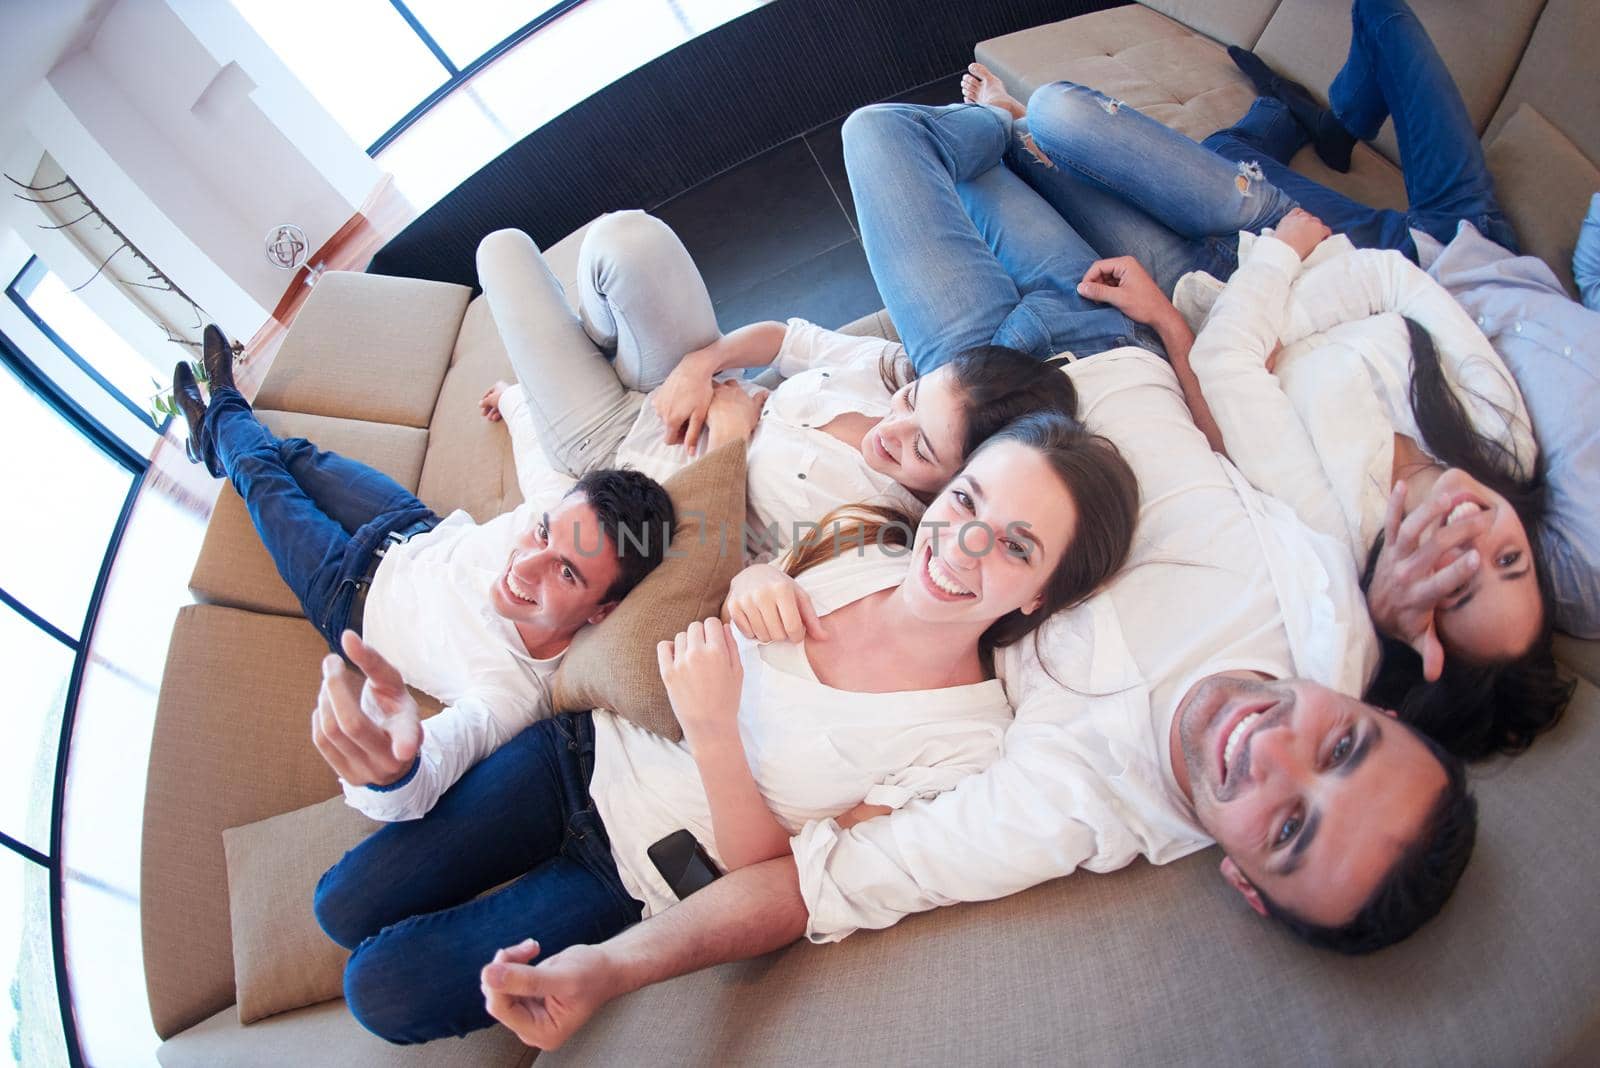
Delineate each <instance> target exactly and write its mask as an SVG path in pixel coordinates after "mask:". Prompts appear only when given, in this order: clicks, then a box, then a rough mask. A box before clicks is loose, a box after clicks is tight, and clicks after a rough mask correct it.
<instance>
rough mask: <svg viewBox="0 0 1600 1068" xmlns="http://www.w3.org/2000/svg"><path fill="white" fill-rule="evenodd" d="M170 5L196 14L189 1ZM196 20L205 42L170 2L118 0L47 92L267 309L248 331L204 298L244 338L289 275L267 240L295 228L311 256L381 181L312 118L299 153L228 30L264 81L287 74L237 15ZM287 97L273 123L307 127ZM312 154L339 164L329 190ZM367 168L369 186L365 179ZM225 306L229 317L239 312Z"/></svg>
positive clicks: (87, 186)
mask: <svg viewBox="0 0 1600 1068" xmlns="http://www.w3.org/2000/svg"><path fill="white" fill-rule="evenodd" d="M175 2H178V3H179V4H180V5H181V6H183V7H184V8H185V9H186V10H188V11H190V13H193V5H185V4H182V0H175ZM211 5H212V6H213V7H216V8H222V7H225V6H226V5H225V4H223V3H221V2H220V0H211ZM228 10H229V11H231V8H229V9H228ZM201 21H202V22H203V26H204V29H205V32H206V34H207V36H208V38H209V40H208V41H207V42H202V40H201V39H200V37H198V36H196V33H195V32H194V30H192V29H191V28H190V26H189V25H188V24H187V23H186V22H185V21H184V19H183V18H182V17H181V16H180V12H179V11H178V10H175V9H174V7H173V6H171V5H170V4H169V2H168V0H119V2H118V3H116V4H115V6H113V7H112V8H111V9H110V11H109V12H108V13H107V14H106V16H105V18H104V20H103V21H102V22H101V24H100V26H99V29H98V30H97V31H96V32H95V34H94V37H93V39H92V40H91V41H90V43H89V46H88V48H87V49H85V50H83V51H80V52H78V53H76V54H73V55H70V56H68V57H67V58H66V59H65V60H63V61H62V62H61V63H60V64H58V65H57V66H56V68H55V69H54V70H52V71H51V72H50V75H49V78H48V82H49V84H50V86H51V87H52V88H53V89H55V90H56V92H57V93H58V94H59V95H60V98H61V100H62V102H63V103H64V104H65V105H66V107H67V109H68V110H69V111H70V112H71V113H72V115H73V117H74V118H75V119H76V120H77V121H78V123H80V124H81V126H82V127H83V129H84V131H85V132H86V133H87V134H88V135H89V136H90V137H91V138H92V139H93V140H94V141H96V142H97V143H98V144H99V146H100V147H101V148H102V149H103V150H104V152H105V153H106V154H107V155H108V156H109V157H110V158H111V159H112V160H114V161H115V164H116V165H117V166H118V167H119V168H120V169H121V170H122V171H123V173H124V174H125V175H126V179H127V181H129V182H131V183H132V184H133V185H135V186H137V187H138V189H139V190H140V191H141V192H142V193H143V195H144V196H145V197H146V198H147V199H148V200H149V201H150V202H151V204H152V205H153V206H154V207H155V208H156V209H157V210H158V211H159V212H160V213H161V215H162V216H164V218H165V220H166V221H167V222H168V223H170V225H171V226H173V227H176V228H177V230H179V231H181V232H182V233H183V234H184V235H185V236H186V237H187V239H188V240H189V241H190V242H191V243H192V244H193V245H194V246H195V247H196V248H197V249H199V251H200V252H201V253H202V254H203V255H204V257H205V258H206V259H208V260H209V261H211V262H212V263H213V264H215V266H216V268H217V269H219V270H221V271H222V272H223V273H224V274H225V275H227V277H228V278H229V279H230V280H231V281H232V283H233V284H234V285H235V286H237V287H238V288H239V289H240V290H242V291H243V292H244V293H245V294H247V295H248V296H249V298H250V299H251V300H252V301H253V302H254V303H255V304H256V305H257V306H258V307H259V308H260V309H262V311H261V313H260V314H259V315H257V316H256V317H255V321H254V322H243V321H240V320H241V318H242V314H241V312H239V311H235V310H230V311H224V310H223V309H222V308H220V307H213V305H212V303H211V302H209V301H207V300H203V299H202V300H201V303H202V304H204V305H205V306H206V308H207V309H208V310H210V311H212V312H213V314H214V315H216V316H217V317H218V319H219V321H221V322H222V325H223V326H224V327H225V328H226V329H228V330H229V331H230V332H231V333H234V334H238V335H243V336H247V335H249V334H250V333H252V332H254V330H255V328H256V327H257V326H258V325H259V324H260V321H261V320H262V319H264V318H265V313H266V312H267V311H268V310H270V309H271V308H272V307H273V306H274V305H276V304H277V302H278V300H279V298H280V297H281V296H282V295H283V292H284V290H285V288H286V287H287V285H288V282H289V280H290V275H289V274H288V273H287V272H284V271H282V270H280V269H278V268H276V267H273V266H272V265H271V264H270V263H268V262H267V259H266V257H265V254H264V252H263V248H262V244H263V239H264V237H265V235H266V233H267V232H268V231H269V230H271V229H272V228H273V227H274V226H276V225H278V224H280V223H286V222H292V223H295V224H296V225H298V226H300V227H301V228H302V229H303V230H304V231H305V232H306V237H307V239H308V241H309V243H310V245H311V247H312V248H316V247H317V246H318V245H320V244H322V243H323V242H325V241H326V240H327V239H328V238H329V237H331V236H332V235H333V233H334V231H336V230H337V229H338V228H339V227H340V226H342V225H344V223H345V222H346V221H347V220H348V219H349V218H350V216H351V215H352V214H354V213H355V211H356V210H357V209H358V208H359V207H360V204H361V201H362V199H364V198H365V196H366V193H367V192H368V191H370V189H371V188H372V186H373V185H375V184H376V182H377V180H378V177H379V172H378V169H377V167H376V165H375V164H373V163H372V162H371V161H370V160H367V159H366V157H365V155H364V154H363V153H361V152H360V150H359V149H358V148H356V147H355V146H354V145H351V144H349V140H348V138H345V139H344V140H345V147H346V151H345V152H343V153H337V152H332V153H330V152H329V151H327V147H328V146H327V138H326V137H323V136H321V135H320V134H317V133H316V128H317V125H318V124H317V123H316V122H315V121H314V120H311V121H301V122H300V123H299V124H298V125H295V126H294V130H301V129H305V130H310V131H312V133H311V134H308V136H311V137H313V140H315V141H316V144H314V145H311V146H308V148H307V149H306V150H302V148H301V147H299V146H297V145H296V143H295V142H294V141H292V140H291V139H290V137H289V136H288V134H286V132H285V131H284V130H283V129H281V128H280V127H279V126H278V125H277V124H276V123H275V122H274V121H273V119H272V117H270V116H269V115H268V114H267V113H266V112H265V111H264V110H263V108H262V107H261V106H260V104H259V103H258V102H257V100H256V99H255V97H256V94H257V85H256V82H255V80H254V78H253V77H252V76H251V73H250V72H248V71H247V70H246V69H245V67H244V66H243V65H242V64H241V63H240V62H239V61H237V60H236V59H234V58H232V57H231V56H230V55H229V54H228V53H227V52H226V51H223V50H224V49H225V46H226V44H227V42H225V41H223V40H221V38H222V37H224V36H225V35H226V34H227V33H231V34H232V35H233V36H234V37H235V39H236V40H235V45H236V46H237V51H239V52H241V53H243V54H244V55H245V57H246V58H247V59H248V60H249V61H250V62H251V64H252V65H253V66H254V67H255V68H256V69H257V70H258V71H261V72H263V73H265V74H266V75H268V76H276V75H277V74H284V75H286V72H283V71H282V68H281V65H278V70H277V71H274V70H273V69H271V65H270V64H265V63H264V61H263V60H262V58H261V56H260V54H259V53H260V52H261V51H262V50H263V49H264V46H262V45H261V44H260V42H259V40H258V39H256V38H255V37H254V35H253V34H251V33H250V32H249V28H248V26H247V24H245V23H244V22H243V20H242V19H240V18H237V17H235V18H234V19H232V20H231V21H230V20H227V19H224V18H222V16H221V14H220V13H218V12H212V14H211V17H210V18H209V19H208V20H201ZM219 51H222V53H223V54H222V55H219V54H218V52H219ZM286 95H287V96H292V95H293V94H291V93H287V92H286V91H285V90H284V89H283V88H282V86H281V85H280V86H277V87H275V88H274V89H273V90H272V91H271V92H269V93H268V96H270V97H272V98H273V100H274V101H275V107H276V108H277V110H278V112H279V114H280V115H286V114H294V115H300V116H301V117H302V120H303V116H304V113H305V109H304V108H294V107H289V106H287V105H284V104H283V99H284V97H285V96H286ZM300 103H302V104H303V103H304V101H303V100H302V101H300ZM324 118H325V117H324ZM326 121H327V122H328V123H331V120H326ZM34 133H35V135H36V136H39V137H40V140H41V141H44V142H45V144H46V147H47V148H49V149H50V151H51V154H52V155H55V156H56V158H58V159H60V160H61V162H62V164H63V166H65V167H66V168H67V171H68V173H69V174H72V175H73V177H74V179H75V180H77V181H78V182H79V184H80V185H81V186H82V187H83V188H84V191H85V192H86V193H88V194H89V195H90V196H91V197H93V198H94V199H95V200H96V202H97V203H98V202H99V201H100V200H101V197H102V194H101V191H100V190H99V189H98V188H97V187H96V186H95V185H94V184H91V183H90V182H89V181H88V180H87V179H86V178H85V177H83V176H81V175H80V174H79V172H78V170H77V169H75V168H74V167H73V165H72V164H71V163H70V162H69V161H68V160H66V159H64V158H62V155H61V154H60V153H57V152H56V151H55V149H54V146H53V145H51V144H50V137H49V135H48V133H46V132H45V131H42V130H40V129H38V128H35V130H34ZM307 151H315V152H317V154H318V156H319V158H327V159H334V160H336V164H337V165H335V166H334V167H333V169H334V170H335V172H336V177H337V178H338V185H337V186H336V185H335V184H334V182H332V181H330V180H329V179H328V178H326V177H324V176H323V174H322V173H321V172H320V171H319V169H318V166H317V165H316V163H314V162H313V160H312V159H310V158H308V156H307ZM353 160H354V161H355V162H352V161H353ZM361 161H364V162H361ZM363 169H364V170H365V171H366V174H367V176H368V177H369V178H370V180H369V181H366V182H364V183H363V182H362V181H361V175H360V172H361V171H362V170H363ZM363 184H364V185H365V188H364V189H360V187H361V186H362V185H363ZM341 187H342V189H341ZM358 189H360V193H359V198H358V197H357V195H356V193H357V190H358ZM102 207H105V206H104V205H102ZM106 214H107V215H108V217H110V218H112V219H113V220H115V221H116V224H117V226H118V228H119V229H122V230H123V231H124V232H125V233H127V234H128V236H129V237H130V238H132V239H133V240H134V243H135V244H138V245H139V246H140V247H141V248H145V242H144V241H143V240H141V239H140V237H139V236H138V235H137V234H136V233H135V232H134V231H135V230H147V229H148V228H146V227H143V226H141V225H140V223H139V221H137V220H126V221H125V220H124V218H123V216H122V215H120V214H118V213H115V212H112V211H111V210H109V208H107V209H106ZM153 221H154V220H152V222H153ZM130 224H132V226H131V228H130ZM147 251H149V250H147ZM151 259H152V260H153V261H154V262H156V263H157V264H158V265H160V266H161V269H162V270H164V271H166V272H167V273H168V274H169V275H171V276H172V277H173V278H174V280H175V281H176V282H177V283H178V284H179V285H180V286H182V287H183V288H184V289H185V290H187V291H189V292H190V293H191V294H192V295H194V296H196V299H200V297H199V295H198V294H197V293H195V287H194V285H193V284H192V280H191V279H190V278H187V277H184V276H182V275H181V274H180V273H179V272H178V271H177V270H176V269H175V265H174V266H169V265H168V264H167V263H166V262H164V261H163V260H162V259H161V258H159V257H158V256H156V255H155V254H153V253H152V254H151ZM226 303H228V304H229V305H230V306H231V307H233V308H237V302H233V301H229V302H226ZM230 320H231V321H230Z"/></svg>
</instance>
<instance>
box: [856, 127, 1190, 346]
mask: <svg viewBox="0 0 1600 1068" xmlns="http://www.w3.org/2000/svg"><path fill="white" fill-rule="evenodd" d="M1024 151H1025V149H1024V148H1023V147H1022V146H1021V145H1020V144H1019V143H1018V140H1017V139H1016V138H1015V137H1013V131H1012V122H1011V117H1010V116H1009V115H1004V114H1002V113H1000V112H998V111H995V110H993V109H990V108H987V107H980V106H978V105H976V104H951V105H947V106H944V107H928V106H923V105H918V104H875V105H873V106H871V107H865V108H862V109H860V110H858V111H856V112H854V113H853V114H852V115H851V116H850V117H849V118H848V119H846V120H845V124H844V160H845V167H846V168H847V170H848V171H849V173H850V189H851V193H852V194H853V196H854V198H855V206H856V216H857V222H858V225H859V227H860V230H861V243H862V246H863V247H864V248H865V250H866V254H867V262H868V264H869V265H870V266H871V268H872V277H873V280H874V281H875V282H877V285H878V292H879V293H880V294H882V296H883V302H884V305H885V307H886V308H887V309H888V312H889V317H890V318H891V319H892V320H893V321H894V324H895V328H896V329H897V330H898V331H899V333H900V338H901V340H902V342H904V344H905V347H906V352H907V354H908V355H909V356H910V357H911V361H912V363H913V364H915V365H916V368H917V370H918V371H919V372H927V371H930V370H932V369H933V368H935V367H938V366H940V365H941V364H943V363H945V362H946V361H948V360H949V359H950V358H951V357H953V356H955V355H956V354H957V353H960V352H962V351H963V350H965V349H969V348H975V347H978V346H982V345H1006V346H1009V347H1010V348H1014V349H1018V350H1020V351H1022V352H1026V353H1028V354H1029V355H1031V356H1033V357H1035V358H1036V359H1041V360H1043V359H1048V358H1050V357H1052V356H1055V355H1058V354H1060V353H1063V352H1069V351H1070V352H1072V353H1074V354H1077V355H1080V356H1082V355H1090V354H1093V353H1097V352H1102V351H1104V350H1106V349H1112V348H1120V347H1122V346H1126V345H1138V346H1141V347H1144V348H1148V349H1150V350H1151V351H1154V352H1162V351H1163V350H1162V348H1161V344H1160V342H1159V340H1158V339H1157V338H1156V336H1155V334H1154V333H1153V332H1152V331H1150V330H1149V329H1148V328H1147V327H1144V326H1140V325H1139V324H1137V323H1134V322H1133V321H1132V320H1130V319H1129V318H1128V317H1127V316H1126V315H1124V314H1122V313H1121V312H1120V311H1118V310H1116V309H1115V308H1112V307H1109V306H1107V305H1104V304H1096V303H1094V302H1092V301H1089V300H1086V299H1084V298H1083V297H1081V296H1079V295H1078V291H1077V286H1078V283H1079V281H1081V280H1082V278H1083V276H1084V273H1085V272H1086V271H1087V270H1088V268H1089V265H1090V264H1092V263H1094V261H1095V260H1097V259H1099V258H1101V257H1100V253H1099V252H1098V251H1097V248H1096V246H1094V245H1093V244H1092V243H1091V242H1088V241H1085V240H1084V239H1083V238H1082V237H1080V236H1079V235H1078V234H1077V233H1076V232H1074V229H1073V227H1072V226H1071V225H1069V224H1068V223H1067V221H1066V220H1065V219H1063V218H1062V217H1061V215H1060V214H1058V213H1057V212H1056V211H1055V209H1053V208H1052V207H1051V206H1050V205H1049V204H1048V203H1046V202H1045V201H1044V200H1043V199H1042V198H1041V197H1040V196H1039V194H1038V193H1036V192H1034V191H1033V190H1032V189H1030V188H1028V186H1027V184H1026V183H1025V182H1023V181H1022V179H1021V178H1019V177H1018V176H1017V175H1016V173H1015V172H1014V171H1013V170H1011V169H1010V168H1008V167H1007V166H1005V165H1003V164H1004V162H1006V161H1009V160H1013V159H1014V157H1015V154H1016V153H1018V152H1024Z"/></svg>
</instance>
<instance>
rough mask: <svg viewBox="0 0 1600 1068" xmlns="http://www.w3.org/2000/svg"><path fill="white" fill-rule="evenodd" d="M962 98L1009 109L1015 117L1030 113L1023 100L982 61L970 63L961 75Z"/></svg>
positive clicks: (974, 102)
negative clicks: (1013, 93)
mask: <svg viewBox="0 0 1600 1068" xmlns="http://www.w3.org/2000/svg"><path fill="white" fill-rule="evenodd" d="M961 99H962V100H965V101H966V102H967V103H969V104H984V105H987V106H988V107H992V108H999V109H1000V110H1002V111H1008V112H1010V113H1011V117H1012V118H1014V119H1020V118H1023V117H1024V116H1025V115H1027V114H1028V109H1027V108H1025V107H1023V106H1022V103H1021V101H1019V100H1018V99H1017V98H1016V97H1014V96H1012V95H1011V94H1010V93H1008V92H1006V83H1005V82H1002V81H1001V80H1000V78H999V76H998V75H996V74H995V73H994V71H992V70H990V69H989V68H988V67H985V66H984V65H983V64H982V63H973V64H970V65H969V66H968V67H967V73H965V74H963V75H962V76H961Z"/></svg>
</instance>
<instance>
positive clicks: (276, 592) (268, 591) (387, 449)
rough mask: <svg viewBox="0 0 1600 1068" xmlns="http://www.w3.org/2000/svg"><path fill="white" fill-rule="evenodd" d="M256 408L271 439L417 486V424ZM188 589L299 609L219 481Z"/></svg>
mask: <svg viewBox="0 0 1600 1068" xmlns="http://www.w3.org/2000/svg"><path fill="white" fill-rule="evenodd" d="M272 373H273V374H274V375H275V374H277V369H276V368H274V369H273V372H272ZM270 378H271V376H269V381H270ZM256 414H257V415H258V416H260V417H261V421H262V422H263V423H265V424H266V425H267V427H268V429H270V430H271V431H272V432H273V433H274V434H277V435H278V436H279V437H282V438H291V437H303V438H306V439H308V440H309V441H311V442H312V443H313V444H315V445H316V446H317V447H319V448H322V449H326V450H329V451H331V452H336V453H339V454H340V455H341V456H347V457H349V458H350V459H352V460H359V461H360V462H361V463H364V464H369V465H370V466H372V467H376V468H377V469H378V470H379V471H382V472H383V473H384V474H386V475H388V476H389V477H390V478H392V479H394V480H395V481H396V482H398V483H400V484H401V485H402V486H404V487H406V488H407V489H410V490H415V489H416V487H417V481H418V478H419V477H420V475H421V472H422V466H423V450H424V449H425V448H426V447H427V444H428V432H427V431H425V430H417V429H414V428H412V427H405V426H393V425H390V424H388V423H367V422H362V421H360V420H357V419H336V418H331V417H328V416H320V415H302V414H300V413H298V412H275V411H265V410H262V409H260V408H257V409H256ZM189 589H190V590H192V591H193V592H194V595H195V596H196V597H198V598H199V599H200V600H202V601H210V602H212V603H215V604H225V605H232V606H233V607H235V608H248V609H251V610H252V611H257V612H271V613H274V614H276V615H281V616H298V615H300V614H301V611H300V602H299V601H298V600H296V599H295V596H294V594H293V593H291V592H289V587H288V586H286V585H284V582H283V579H281V578H280V577H278V569H277V566H276V565H274V564H273V562H272V557H271V556H269V555H267V550H266V548H265V547H264V546H263V545H262V544H261V538H260V537H259V536H258V535H257V534H256V529H255V526H254V525H253V524H252V523H251V522H250V513H249V512H247V511H246V510H245V507H244V501H243V500H241V499H240V497H239V495H238V494H237V493H235V492H234V490H233V487H232V486H231V485H227V486H224V487H223V488H222V493H221V495H220V496H219V497H218V498H217V507H216V510H215V511H214V512H213V513H212V516H211V522H210V523H209V524H208V525H207V526H206V535H205V540H204V541H203V542H202V543H201V546H200V556H199V558H198V559H197V560H195V565H194V572H193V573H192V574H191V575H190V577H189Z"/></svg>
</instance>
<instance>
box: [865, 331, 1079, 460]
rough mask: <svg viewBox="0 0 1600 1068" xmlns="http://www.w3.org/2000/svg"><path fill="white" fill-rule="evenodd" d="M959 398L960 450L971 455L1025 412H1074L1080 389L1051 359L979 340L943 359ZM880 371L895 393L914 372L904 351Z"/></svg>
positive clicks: (880, 366)
mask: <svg viewBox="0 0 1600 1068" xmlns="http://www.w3.org/2000/svg"><path fill="white" fill-rule="evenodd" d="M941 366H943V367H948V368H949V369H950V375H951V380H952V383H953V385H954V387H955V390H956V394H957V396H958V397H959V399H960V402H961V412H962V416H963V418H964V420H965V429H964V431H963V435H962V440H961V455H962V456H963V457H967V456H971V455H972V454H973V453H974V452H975V451H977V448H978V446H979V445H982V444H983V443H984V442H985V441H986V440H988V438H989V437H990V435H992V434H994V433H996V432H997V431H999V430H1000V428H1001V427H1004V426H1006V425H1007V424H1008V423H1011V422H1013V421H1015V420H1017V419H1020V418H1022V417H1023V416H1025V415H1032V414H1034V413H1035V412H1054V413H1057V414H1059V415H1064V416H1066V417H1068V418H1069V419H1076V418H1077V415H1078V389H1077V387H1076V386H1074V385H1073V384H1072V379H1070V378H1068V377H1067V376H1066V375H1065V374H1063V373H1062V372H1061V370H1060V368H1058V367H1056V366H1054V365H1053V364H1047V363H1042V362H1040V361H1039V360H1036V359H1034V358H1033V357H1032V356H1029V355H1027V354H1026V353H1023V352H1018V351H1017V350H1016V349H1012V348H1007V347H1006V346H1004V345H978V346H976V347H974V348H970V349H965V350H963V351H962V352H959V353H957V354H956V355H955V356H953V357H952V358H951V359H950V360H949V361H948V362H947V363H944V364H941ZM878 374H879V376H880V377H881V378H882V379H883V384H884V386H885V388H887V389H888V390H889V392H891V393H893V392H894V391H895V390H897V389H900V388H901V387H902V386H904V385H905V384H906V383H908V382H911V381H914V380H915V379H916V378H917V377H918V374H917V371H916V369H915V368H914V367H913V366H912V365H911V361H910V360H909V359H907V358H906V357H904V356H901V357H898V358H894V359H891V358H889V357H887V356H886V357H884V359H883V360H882V361H880V363H879V364H878Z"/></svg>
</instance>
